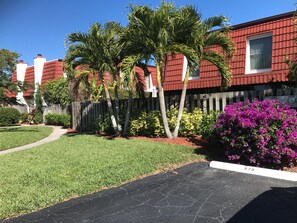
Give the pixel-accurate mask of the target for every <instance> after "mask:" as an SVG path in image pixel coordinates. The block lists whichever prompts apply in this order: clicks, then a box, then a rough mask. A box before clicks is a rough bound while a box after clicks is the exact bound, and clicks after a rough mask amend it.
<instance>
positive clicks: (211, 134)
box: [199, 111, 221, 144]
mask: <svg viewBox="0 0 297 223" xmlns="http://www.w3.org/2000/svg"><path fill="white" fill-rule="evenodd" d="M220 114H221V112H219V111H211V112H210V113H209V114H207V113H204V114H203V115H202V120H201V126H200V129H199V134H200V135H201V136H202V138H204V139H206V140H207V141H208V142H209V143H211V144H215V143H216V141H217V140H216V138H217V137H216V136H215V128H214V125H215V124H216V123H217V121H218V117H219V115H220Z"/></svg>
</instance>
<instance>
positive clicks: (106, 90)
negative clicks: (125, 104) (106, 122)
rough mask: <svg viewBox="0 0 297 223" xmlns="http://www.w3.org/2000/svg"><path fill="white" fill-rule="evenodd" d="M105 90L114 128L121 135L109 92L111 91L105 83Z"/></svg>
mask: <svg viewBox="0 0 297 223" xmlns="http://www.w3.org/2000/svg"><path fill="white" fill-rule="evenodd" d="M104 90H105V95H106V101H107V107H108V111H109V114H110V119H111V124H112V128H113V129H114V131H115V133H116V135H120V132H119V129H118V126H117V121H116V118H115V116H114V113H113V108H112V103H111V99H110V94H109V91H108V88H107V86H106V84H104Z"/></svg>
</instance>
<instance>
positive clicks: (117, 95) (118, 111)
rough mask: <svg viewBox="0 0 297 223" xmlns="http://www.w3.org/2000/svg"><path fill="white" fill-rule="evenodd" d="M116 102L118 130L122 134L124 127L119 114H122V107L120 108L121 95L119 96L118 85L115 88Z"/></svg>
mask: <svg viewBox="0 0 297 223" xmlns="http://www.w3.org/2000/svg"><path fill="white" fill-rule="evenodd" d="M114 101H115V113H116V114H115V118H116V121H117V128H118V131H119V132H122V126H121V124H120V118H119V113H120V106H119V94H118V86H117V84H116V85H115V86H114Z"/></svg>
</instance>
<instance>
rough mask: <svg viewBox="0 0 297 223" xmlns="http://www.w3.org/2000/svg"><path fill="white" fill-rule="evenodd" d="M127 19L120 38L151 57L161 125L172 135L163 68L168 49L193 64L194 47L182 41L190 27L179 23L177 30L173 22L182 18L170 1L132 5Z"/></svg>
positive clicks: (131, 48)
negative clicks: (127, 22) (154, 8)
mask: <svg viewBox="0 0 297 223" xmlns="http://www.w3.org/2000/svg"><path fill="white" fill-rule="evenodd" d="M128 19H129V24H128V27H127V29H126V30H125V32H124V34H123V36H122V41H124V42H126V45H127V48H129V49H130V50H131V51H134V54H135V55H146V58H145V59H146V60H148V58H149V59H150V60H153V61H154V63H155V66H156V73H157V84H158V97H159V104H160V110H161V116H162V120H163V125H164V129H165V133H166V135H167V137H168V138H173V135H172V133H171V132H170V129H169V126H168V120H167V116H166V107H165V98H164V90H163V82H164V77H165V75H164V69H163V68H164V67H165V65H166V61H167V55H168V53H169V52H177V53H182V54H184V55H185V56H187V58H188V59H189V61H191V63H193V64H195V61H196V60H198V57H197V56H196V54H195V52H194V50H193V49H192V48H190V47H188V46H187V45H186V44H184V42H182V41H181V40H182V36H186V34H187V33H186V31H189V30H187V28H188V26H183V25H184V24H182V23H181V24H180V26H179V30H176V24H177V23H180V19H181V17H180V14H179V10H178V9H177V8H176V7H175V6H174V5H173V4H171V3H165V2H163V3H161V6H160V7H159V8H158V9H156V10H153V9H151V8H149V7H148V6H133V7H132V10H131V13H130V14H129V16H128ZM177 31H178V32H177Z"/></svg>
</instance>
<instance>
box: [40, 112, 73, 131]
mask: <svg viewBox="0 0 297 223" xmlns="http://www.w3.org/2000/svg"><path fill="white" fill-rule="evenodd" d="M44 118H45V124H46V125H60V126H63V127H64V128H68V127H70V123H71V116H70V115H68V114H56V113H52V114H47V115H45V117H44Z"/></svg>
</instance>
